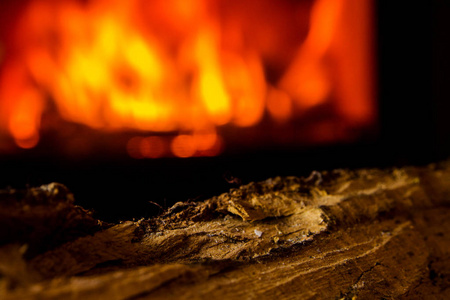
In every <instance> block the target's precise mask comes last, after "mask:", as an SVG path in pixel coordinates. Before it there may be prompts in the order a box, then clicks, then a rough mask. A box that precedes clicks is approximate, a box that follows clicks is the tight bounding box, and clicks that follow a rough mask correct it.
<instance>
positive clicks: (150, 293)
mask: <svg viewBox="0 0 450 300" xmlns="http://www.w3.org/2000/svg"><path fill="white" fill-rule="evenodd" d="M449 183H450V162H448V161H447V162H443V163H440V164H433V165H430V166H427V167H407V168H401V169H391V170H376V169H370V170H357V171H349V170H334V171H328V172H313V173H312V174H311V176H309V177H308V178H295V177H288V178H274V179H268V180H266V181H264V182H260V183H251V184H249V185H245V186H242V187H240V188H238V189H234V190H231V191H230V192H229V193H226V194H222V195H220V196H217V197H214V198H212V199H209V200H207V201H204V202H199V203H178V204H176V205H175V206H173V207H172V208H171V209H169V210H168V211H167V212H166V213H164V214H163V215H161V216H159V217H157V218H152V219H148V220H145V219H143V220H139V221H137V222H131V221H129V222H123V223H120V224H116V225H109V224H105V223H102V222H100V221H98V220H94V219H93V218H92V217H91V215H90V214H89V212H87V211H85V210H83V209H82V208H79V207H76V206H74V204H73V199H72V198H73V197H72V195H71V194H70V193H69V192H68V191H67V190H66V189H65V188H64V186H62V185H58V184H51V185H46V186H42V187H40V188H34V189H29V190H28V191H25V192H19V191H15V190H8V191H3V192H2V193H0V208H1V210H0V237H1V238H2V239H1V245H0V298H1V299H66V298H71V299H98V298H99V296H101V297H102V298H108V299H200V298H206V297H208V298H209V297H218V298H220V299H234V298H242V299H255V298H260V299H276V298H280V297H281V298H282V299H355V298H360V299H381V298H385V299H389V298H399V299H402V298H406V299H423V298H427V299H430V298H431V299H433V298H435V299H446V298H450V277H449V275H450V261H449V258H450V238H449V231H450V184H449ZM125 200H126V199H125ZM125 200H124V203H126V201H125Z"/></svg>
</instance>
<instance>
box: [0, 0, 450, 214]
mask: <svg viewBox="0 0 450 300" xmlns="http://www.w3.org/2000/svg"><path fill="white" fill-rule="evenodd" d="M376 2H377V9H376V15H377V24H376V27H377V36H376V40H377V61H378V63H377V69H378V83H377V84H378V100H379V114H380V119H379V130H378V134H377V135H376V137H375V138H374V139H369V140H365V141H360V142H358V143H354V144H342V145H339V144H338V145H336V144H335V145H329V146H320V147H308V148H296V149H292V148H288V149H275V150H274V149H271V150H269V149H260V150H259V151H256V152H254V151H252V152H247V153H239V154H225V155H223V156H220V157H213V158H189V159H173V158H172V159H171V158H164V159H158V160H133V159H130V158H128V159H111V158H110V157H109V158H108V157H106V156H100V157H96V158H95V159H93V158H90V159H89V158H87V159H83V160H81V159H80V160H78V161H77V160H73V159H71V160H68V159H67V158H62V157H57V156H47V157H43V156H42V155H35V154H33V153H31V152H27V151H23V152H21V153H19V154H15V155H14V156H3V157H0V168H1V169H0V188H6V187H8V186H11V187H15V188H22V187H25V186H27V185H29V186H37V185H41V184H46V183H49V182H53V181H57V182H61V183H63V184H65V185H67V186H68V187H69V189H70V190H71V191H72V192H73V193H74V194H75V199H76V202H77V204H79V205H82V206H84V207H86V208H91V209H94V210H95V211H96V216H97V217H99V218H101V219H103V220H107V221H117V220H125V219H131V218H140V217H148V216H151V215H155V214H157V213H158V212H160V211H161V209H160V208H159V207H157V206H156V205H154V204H151V203H150V202H149V201H153V202H157V203H159V204H160V205H161V206H163V207H168V206H170V205H172V204H174V203H175V202H177V201H186V200H202V199H206V198H208V197H211V196H214V195H218V194H220V193H223V192H226V191H228V190H229V189H230V188H233V187H237V186H239V184H241V183H242V184H245V183H248V182H250V181H259V180H264V179H266V178H269V177H275V176H287V175H295V176H304V175H308V174H309V173H310V172H311V171H312V170H326V169H333V168H360V167H389V166H402V165H407V164H415V165H423V164H427V163H430V162H434V161H438V160H442V159H445V158H447V157H448V156H449V154H450V141H449V138H448V137H449V136H450V116H449V112H450V101H449V99H450V92H449V91H450V85H449V84H448V83H449V82H450V75H449V74H450V72H449V70H450V66H449V53H450V47H449V46H450V43H449V41H450V38H449V34H450V21H449V20H450V1H445V0H442V1H438V0H434V1H429V2H427V3H423V2H422V3H420V4H415V3H412V2H410V1H409V2H402V3H401V4H400V3H398V2H399V1H397V2H395V3H394V1H376Z"/></svg>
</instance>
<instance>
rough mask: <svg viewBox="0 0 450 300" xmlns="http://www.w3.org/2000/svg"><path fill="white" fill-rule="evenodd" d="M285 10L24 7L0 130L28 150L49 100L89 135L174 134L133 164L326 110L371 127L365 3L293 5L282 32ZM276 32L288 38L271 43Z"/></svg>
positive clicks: (201, 151) (40, 0)
mask: <svg viewBox="0 0 450 300" xmlns="http://www.w3.org/2000/svg"><path fill="white" fill-rule="evenodd" d="M293 5H294V4H292V3H290V2H289V1H287V2H280V3H278V1H277V2H276V3H275V1H256V0H255V1H253V0H252V1H247V2H246V5H244V4H242V3H240V1H212V0H197V1H183V0H170V1H167V0H157V1H144V0H132V1H131V0H130V1H119V0H112V1H111V0H108V1H107V0H91V1H77V0H69V1H45V0H32V1H30V2H29V4H27V7H26V8H25V9H24V12H23V14H22V15H21V17H20V19H19V20H18V23H17V26H16V29H15V31H14V34H13V39H12V40H8V41H7V42H5V49H4V55H3V61H2V62H1V61H0V62H1V63H2V64H1V66H2V68H1V69H0V71H1V73H0V108H1V112H0V115H1V121H0V128H2V127H3V128H4V129H6V130H7V131H8V132H9V134H10V135H11V136H12V137H13V138H14V140H15V142H16V144H17V145H18V146H19V147H22V148H32V147H34V146H36V145H37V144H38V141H39V138H40V137H39V135H40V124H41V119H42V115H43V114H44V113H45V111H46V108H47V107H48V105H49V102H50V101H52V102H54V105H55V106H56V108H57V110H58V112H59V114H60V115H61V117H62V118H63V119H65V120H67V121H71V122H75V123H80V124H84V125H87V126H89V127H92V128H95V129H97V130H106V131H117V130H136V131H142V132H147V133H165V132H166V133H167V132H177V133H178V134H176V136H174V137H171V138H168V137H164V136H150V137H136V138H133V139H131V140H130V141H129V143H128V145H127V149H128V151H129V153H130V155H131V156H133V157H148V158H156V157H161V156H166V155H167V154H168V153H172V155H175V156H179V157H190V156H194V155H217V154H219V153H220V151H221V150H222V149H223V144H224V142H223V139H222V137H221V136H220V135H219V133H218V128H220V127H221V126H225V125H227V126H237V127H250V126H255V125H256V124H258V123H260V122H261V121H262V120H263V118H264V117H265V116H270V117H271V118H273V119H274V120H275V121H277V122H286V121H287V120H289V119H290V118H293V117H294V116H295V115H302V114H304V113H305V111H307V110H308V109H310V108H312V107H316V106H318V105H321V104H323V103H326V102H329V101H335V102H336V105H335V107H336V110H337V111H338V113H339V114H341V115H343V116H345V117H346V118H347V120H348V122H349V123H361V124H363V123H365V122H370V121H371V120H372V119H373V118H374V110H373V106H374V105H373V87H372V86H371V82H373V78H371V76H372V73H373V72H371V71H370V68H371V56H370V55H371V53H370V49H371V44H370V41H371V40H370V33H371V20H370V18H369V17H370V8H371V5H370V1H359V0H317V1H314V2H313V3H312V5H311V9H310V14H309V15H308V14H305V13H303V14H302V12H304V11H305V7H308V5H309V2H306V1H303V2H301V1H299V2H298V3H295V5H294V8H295V9H296V10H298V13H297V16H296V18H297V19H298V20H297V23H298V24H299V25H298V26H299V28H295V27H294V28H292V26H289V28H288V27H287V26H286V25H283V14H282V13H283V12H285V11H289V10H290V9H291V8H292V6H293ZM231 8H235V9H236V10H235V11H233V13H230V9H231ZM254 10H255V11H254ZM267 18H273V19H277V18H278V19H279V22H278V23H276V24H275V25H274V24H272V23H270V22H268V23H267V24H266V23H265V22H264V21H265V19H267ZM255 20H256V22H255ZM280 20H281V21H280ZM255 23H256V24H255ZM256 25H257V26H256ZM355 26H356V27H358V28H355ZM286 31H290V32H292V31H294V33H292V34H291V35H293V36H295V34H296V33H295V32H297V31H298V37H297V40H298V41H296V42H292V41H290V42H282V43H280V37H278V36H279V35H280V32H286ZM302 32H304V33H303V35H302ZM348 33H350V34H352V36H351V37H348V36H346V34H348ZM249 34H250V37H249ZM278 44H280V45H278ZM293 45H294V47H297V50H295V51H291V50H289V49H295V48H293ZM283 47H284V48H283ZM289 47H290V48H289ZM288 50H289V51H288ZM346 52H348V53H349V54H350V55H349V54H346ZM0 59H1V58H0ZM270 63H278V65H283V64H284V65H285V67H284V68H282V70H281V71H278V73H277V72H273V73H277V74H275V75H276V77H278V78H279V80H269V79H268V73H267V72H268V71H267V66H268V65H270ZM368 70H369V71H368Z"/></svg>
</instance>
